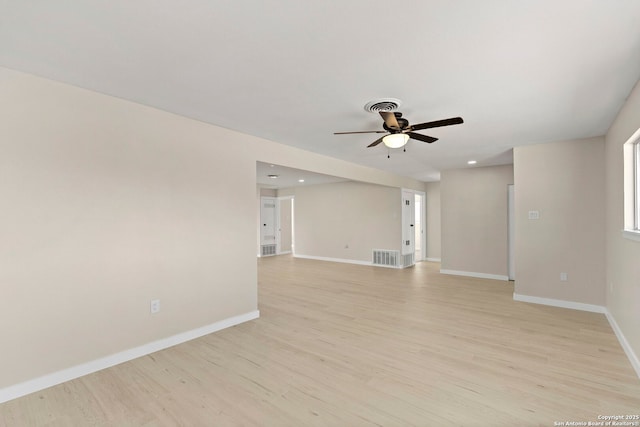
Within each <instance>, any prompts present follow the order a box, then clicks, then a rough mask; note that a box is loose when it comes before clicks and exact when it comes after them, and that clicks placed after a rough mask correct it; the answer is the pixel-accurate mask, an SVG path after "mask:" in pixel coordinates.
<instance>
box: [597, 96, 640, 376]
mask: <svg viewBox="0 0 640 427" xmlns="http://www.w3.org/2000/svg"><path fill="white" fill-rule="evenodd" d="M638 128H640V86H639V85H636V87H635V88H634V89H633V91H632V92H631V94H630V95H629V97H628V98H627V101H626V103H625V105H624V106H623V108H622V109H621V110H620V113H619V114H618V116H617V117H616V119H615V121H614V122H613V124H612V125H611V127H610V128H609V131H608V132H607V135H606V138H605V147H606V149H605V159H606V168H605V169H606V204H605V205H606V228H605V230H606V278H607V286H606V296H607V298H606V300H607V309H608V310H609V312H610V313H611V315H612V316H613V317H614V318H615V320H616V323H617V324H618V326H619V328H620V330H621V331H622V333H623V334H624V336H625V338H626V340H627V342H628V343H629V346H630V347H631V349H632V350H633V352H634V353H635V355H636V371H637V372H638V375H640V370H639V367H640V364H638V358H639V357H640V328H639V327H638V325H640V306H639V301H640V279H639V278H640V262H638V260H640V242H637V241H633V240H628V239H625V238H623V237H622V233H621V230H622V229H623V191H622V190H623V179H622V172H623V161H622V159H623V157H622V145H623V144H624V143H625V142H626V141H627V140H628V139H629V138H630V137H631V135H633V133H634V132H635V131H636V130H637V129H638Z"/></svg>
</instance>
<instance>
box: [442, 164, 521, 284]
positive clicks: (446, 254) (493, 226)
mask: <svg viewBox="0 0 640 427" xmlns="http://www.w3.org/2000/svg"><path fill="white" fill-rule="evenodd" d="M509 184H513V167H512V166H511V165H507V166H493V167H479V168H467V169H455V170H446V171H443V172H442V174H441V181H440V190H441V193H440V203H441V211H442V264H441V268H442V270H445V271H446V270H452V271H457V272H466V273H476V274H477V273H479V274H482V275H490V276H500V277H501V278H502V277H503V276H504V278H506V277H507V276H508V271H507V255H508V254H507V250H508V248H507V226H508V224H507V218H508V217H507V185H509Z"/></svg>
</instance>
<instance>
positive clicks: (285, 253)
mask: <svg viewBox="0 0 640 427" xmlns="http://www.w3.org/2000/svg"><path fill="white" fill-rule="evenodd" d="M290 253H291V251H282V252H278V253H277V254H276V255H287V254H290Z"/></svg>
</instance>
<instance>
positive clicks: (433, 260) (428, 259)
mask: <svg viewBox="0 0 640 427" xmlns="http://www.w3.org/2000/svg"><path fill="white" fill-rule="evenodd" d="M424 260H425V261H429V262H441V261H442V260H441V259H440V258H425V259H424Z"/></svg>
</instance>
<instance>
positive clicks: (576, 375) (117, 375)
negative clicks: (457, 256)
mask: <svg viewBox="0 0 640 427" xmlns="http://www.w3.org/2000/svg"><path fill="white" fill-rule="evenodd" d="M258 265H259V266H258V269H259V308H260V313H261V317H260V318H259V319H257V320H255V321H251V322H248V323H244V324H242V325H238V326H236V327H232V328H229V329H226V330H223V331H220V332H218V333H215V334H212V335H208V336H206V337H203V338H200V339H197V340H194V341H191V342H188V343H185V344H182V345H179V346H176V347H173V348H170V349H167V350H164V351H160V352H158V353H154V354H152V355H149V356H146V357H142V358H140V359H137V360H134V361H131V362H128V363H124V364H122V365H119V366H116V367H113V368H110V369H106V370H104V371H101V372H98V373H95V374H92V375H88V376H86V377H83V378H80V379H77V380H74V381H70V382H67V383H64V384H61V385H59V386H56V387H52V388H50V389H47V390H44V391H41V392H38V393H34V394H32V395H29V396H26V397H23V398H20V399H16V400H14V401H11V402H7V403H5V404H3V405H0V426H67V425H68V426H89V425H108V426H176V425H185V426H239V425H246V426H375V425H381V426H412V425H415V426H449V425H457V426H554V422H566V421H585V422H587V421H597V418H598V415H620V414H638V413H640V380H639V379H638V377H637V376H636V375H635V372H634V371H633V369H632V367H631V365H630V363H629V361H628V360H627V358H626V356H625V354H624V352H623V351H622V349H621V347H620V345H619V343H618V341H617V340H616V337H615V335H614V334H613V332H612V330H611V328H610V326H609V324H608V323H607V320H606V318H605V317H604V316H603V315H601V314H595V313H586V312H581V311H574V310H568V309H561V308H554V307H546V306H540V305H533V304H526V303H520V302H515V301H513V299H512V295H513V286H512V285H511V284H509V283H508V282H501V281H494V280H488V279H474V278H466V277H457V276H445V275H441V274H440V273H439V272H438V268H439V264H434V263H427V262H423V263H420V264H418V265H417V266H416V267H415V268H410V269H404V270H395V269H385V268H375V267H367V266H357V265H348V264H336V263H329V262H322V261H311V260H304V259H294V258H292V257H290V256H280V257H271V258H263V259H260V260H259V261H258Z"/></svg>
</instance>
